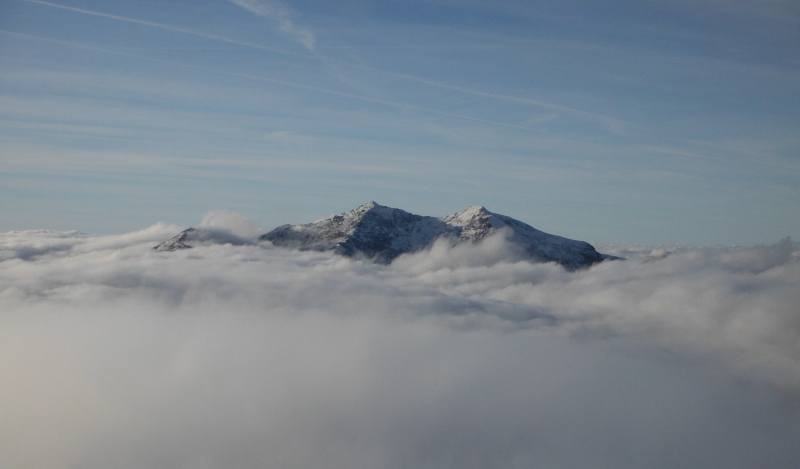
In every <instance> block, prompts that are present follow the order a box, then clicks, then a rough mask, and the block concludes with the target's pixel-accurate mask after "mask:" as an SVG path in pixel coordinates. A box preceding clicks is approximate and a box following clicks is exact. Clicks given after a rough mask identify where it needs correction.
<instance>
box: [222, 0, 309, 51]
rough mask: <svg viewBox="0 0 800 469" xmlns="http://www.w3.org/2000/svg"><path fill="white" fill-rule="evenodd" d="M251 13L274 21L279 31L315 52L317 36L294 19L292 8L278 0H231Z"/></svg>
mask: <svg viewBox="0 0 800 469" xmlns="http://www.w3.org/2000/svg"><path fill="white" fill-rule="evenodd" d="M229 1H230V2H231V3H235V4H236V5H239V6H240V7H242V8H244V9H245V10H247V11H249V12H250V13H254V14H256V15H259V16H263V17H265V18H269V19H271V20H272V21H274V22H275V23H276V24H277V26H278V31H280V32H282V33H283V34H285V35H286V36H288V37H290V38H292V39H294V40H296V41H298V42H300V44H302V45H303V46H304V47H305V48H306V49H308V50H309V51H311V52H313V51H314V45H315V43H316V38H315V37H314V33H312V32H311V31H310V30H309V29H308V28H305V27H303V26H298V25H297V24H296V23H295V22H294V21H293V20H292V16H293V15H292V12H291V10H290V9H289V8H288V7H287V6H286V5H284V4H283V3H281V2H279V1H277V0H268V1H267V0H229Z"/></svg>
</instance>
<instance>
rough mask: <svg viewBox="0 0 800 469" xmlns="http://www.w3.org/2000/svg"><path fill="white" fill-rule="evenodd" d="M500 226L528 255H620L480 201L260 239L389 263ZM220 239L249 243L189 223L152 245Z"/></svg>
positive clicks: (380, 212)
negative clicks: (439, 213) (444, 211)
mask: <svg viewBox="0 0 800 469" xmlns="http://www.w3.org/2000/svg"><path fill="white" fill-rule="evenodd" d="M501 230H503V231H504V233H505V235H506V236H507V237H508V240H509V242H511V243H512V244H513V245H515V246H517V247H518V248H520V252H521V253H522V254H521V255H522V256H523V257H524V258H526V259H529V260H533V261H537V262H557V263H559V264H561V265H562V266H564V267H565V268H567V269H569V270H575V269H580V268H583V267H588V266H590V265H592V264H594V263H596V262H600V261H603V260H606V259H616V258H615V257H613V256H607V255H604V254H601V253H599V252H597V251H596V250H595V249H594V247H592V245H590V244H589V243H586V242H584V241H576V240H572V239H567V238H562V237H561V236H555V235H551V234H547V233H544V232H542V231H539V230H537V229H535V228H533V227H532V226H530V225H527V224H525V223H522V222H521V221H519V220H515V219H513V218H511V217H507V216H505V215H499V214H495V213H492V212H490V211H488V210H486V209H485V208H484V207H480V206H475V207H470V208H468V209H467V210H465V211H463V212H461V213H456V214H454V215H450V216H447V217H442V218H435V217H426V216H420V215H414V214H412V213H408V212H406V211H404V210H400V209H396V208H391V207H384V206H382V205H378V204H376V203H375V202H370V203H368V204H365V205H362V206H360V207H358V208H356V209H355V210H351V211H349V212H346V213H342V214H341V215H335V216H332V217H328V218H326V219H323V220H320V221H318V222H316V223H308V224H305V225H283V226H279V227H278V228H275V229H274V230H272V231H270V232H269V233H266V234H264V235H262V236H260V237H259V238H258V242H267V241H268V242H271V243H272V244H273V245H274V246H278V247H285V248H291V249H300V250H313V251H333V252H336V253H337V254H341V255H343V256H347V257H358V258H367V259H371V260H373V261H374V262H378V263H382V264H388V263H390V262H392V260H394V259H395V258H396V257H397V256H399V255H401V254H405V253H412V252H416V251H420V250H423V249H425V248H427V247H429V246H430V245H431V244H433V242H434V241H436V240H438V239H442V238H444V239H448V240H450V242H451V243H452V244H454V245H455V244H459V243H465V242H471V243H477V242H480V241H481V240H483V239H484V238H486V237H487V236H490V235H493V234H495V233H498V232H499V231H501ZM220 242H228V243H232V244H250V243H248V242H247V241H246V240H242V239H241V238H235V237H233V239H231V235H228V236H227V237H226V236H225V235H224V233H220V232H218V231H213V230H204V229H195V228H190V229H188V230H186V231H183V232H181V233H180V234H178V235H177V236H175V237H174V238H172V239H170V240H169V241H166V242H165V243H162V244H159V245H158V246H156V247H154V248H153V249H154V250H156V251H176V250H180V249H188V248H191V247H192V246H193V245H198V244H208V243H220Z"/></svg>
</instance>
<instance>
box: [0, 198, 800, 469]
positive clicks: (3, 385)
mask: <svg viewBox="0 0 800 469" xmlns="http://www.w3.org/2000/svg"><path fill="white" fill-rule="evenodd" d="M205 224H206V225H208V226H211V227H213V228H215V229H220V230H222V229H225V228H226V227H227V225H226V224H228V225H230V227H228V229H233V230H235V231H236V232H237V234H238V235H239V236H243V235H246V233H245V232H246V231H248V230H250V229H251V228H252V227H251V225H249V224H248V223H247V222H246V220H242V219H241V218H240V217H238V216H236V215H235V214H230V213H223V212H215V213H211V214H209V215H208V216H207V217H206V219H205ZM176 232H177V229H176V227H174V226H168V225H156V226H152V227H150V228H148V229H146V230H142V231H139V232H135V233H129V234H125V235H120V236H103V237H95V236H88V235H85V234H81V233H78V232H69V233H63V232H49V231H28V232H12V233H5V234H3V235H0V381H1V382H0V420H2V421H3V422H4V424H3V425H2V426H0V466H4V467H42V468H50V467H52V468H62V467H87V468H106V467H153V468H156V467H158V468H161V467H179V468H183V467H186V468H189V467H192V468H211V467H243V468H248V467H326V468H330V467H335V468H337V467H342V468H345V467H347V468H354V467H355V468H359V467H364V468H367V467H369V468H394V467H431V468H433V467H436V468H442V467H454V468H455V467H458V468H472V467H475V468H477V467H599V468H606V467H607V468H612V467H614V468H617V467H641V468H645V467H646V468H652V467H698V468H699V467H703V468H713V467H725V468H731V467H733V468H735V467H756V466H757V467H776V468H777V467H793V466H794V465H795V464H796V463H797V462H798V461H800V449H798V448H800V444H798V443H800V437H798V435H800V432H798V429H800V408H798V404H800V400H798V399H800V345H799V344H800V341H799V339H800V312H799V311H798V307H797V305H798V304H800V288H798V286H799V285H800V259H798V247H797V245H796V244H794V243H792V242H791V241H790V240H788V239H787V240H784V241H782V242H780V243H778V244H776V245H772V246H760V247H751V248H722V247H708V248H699V249H691V248H685V247H672V248H657V249H653V248H636V247H624V248H609V249H610V250H611V252H612V253H614V254H622V255H626V256H627V257H628V260H626V261H623V262H606V263H602V264H600V265H597V266H595V267H593V268H591V269H590V270H586V271H579V272H574V273H569V272H566V271H564V270H563V269H561V268H560V267H558V266H556V265H550V264H538V265H536V264H530V263H527V262H511V261H509V260H508V247H507V246H505V245H504V242H503V240H502V239H501V238H497V239H490V240H488V241H487V242H486V243H484V244H482V245H479V246H475V247H469V246H458V247H456V248H450V247H448V246H445V245H436V246H434V247H433V248H432V249H431V250H430V251H429V252H426V253H419V254H415V255H411V256H403V257H401V258H399V259H398V260H397V261H395V262H394V263H393V264H392V265H390V266H377V265H372V264H368V263H363V262H358V261H352V260H349V259H345V258H341V257H336V256H331V255H328V254H324V253H308V252H306V253H301V252H294V251H288V250H282V249H273V248H270V247H269V246H266V247H259V246H251V245H245V246H233V245H216V246H202V247H199V248H196V249H189V250H184V251H179V252H172V253H157V252H153V251H152V250H151V249H150V248H151V247H152V246H153V245H155V244H156V243H158V242H160V241H163V240H165V239H167V238H169V237H170V236H172V235H174V234H175V233H176ZM609 249H606V252H608V251H609Z"/></svg>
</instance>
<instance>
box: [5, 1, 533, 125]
mask: <svg viewBox="0 0 800 469" xmlns="http://www.w3.org/2000/svg"><path fill="white" fill-rule="evenodd" d="M25 1H38V0H25ZM0 34H8V35H11V36H18V37H24V38H28V39H34V40H37V41H43V42H50V43H53V44H60V45H64V46H70V47H77V48H80V49H87V50H93V51H98V52H104V53H108V54H114V55H120V56H124V57H131V58H135V59H140V60H146V61H149V62H155V63H160V64H166V65H173V66H178V67H185V68H191V69H194V70H200V71H204V72H211V73H218V74H221V75H228V76H233V77H238V78H246V79H250V80H257V81H264V82H269V83H275V84H278V85H283V86H289V87H292V88H299V89H304V90H309V91H316V92H319V93H326V94H331V95H335V96H341V97H344V98H350V99H357V100H360V101H365V102H370V103H374V104H381V105H384V106H388V107H393V108H397V109H411V110H414V111H420V112H426V113H429V114H437V115H440V116H446V117H454V118H458V119H465V120H471V121H475V122H482V123H486V124H493V125H499V126H503V127H511V128H515V129H522V130H528V131H534V132H544V131H543V130H540V129H534V128H531V127H525V126H522V125H515V124H509V123H506V122H498V121H493V120H489V119H481V118H479V117H472V116H465V115H461V114H453V113H450V112H443V111H436V110H433V109H428V108H424V107H419V106H413V105H410V104H405V103H400V102H397V101H388V100H384V99H379V98H371V97H369V96H364V95H358V94H353V93H347V92H344V91H337V90H332V89H329V88H322V87H319V86H313V85H304V84H302V83H297V82H292V81H286V80H279V79H277V78H268V77H263V76H259V75H252V74H249V73H240V72H230V71H227V70H219V69H215V68H209V67H202V66H199V65H192V64H187V63H182V62H175V61H170V60H163V59H156V58H153V57H147V56H145V55H138V54H131V53H128V52H121V51H118V50H113V49H107V48H104V47H97V46H91V45H88V44H81V43H77V42H70V41H62V40H59V39H50V38H45V37H41V36H34V35H31V34H23V33H17V32H13V31H7V30H4V29H0Z"/></svg>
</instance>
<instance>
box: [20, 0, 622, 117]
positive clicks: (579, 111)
mask: <svg viewBox="0 0 800 469" xmlns="http://www.w3.org/2000/svg"><path fill="white" fill-rule="evenodd" d="M22 1H25V2H29V3H37V4H40V5H47V6H50V7H53V8H60V9H63V10H69V11H74V12H77V13H83V14H86V15H92V16H98V17H102V18H109V19H113V20H117V21H124V22H127V23H133V24H140V25H143V26H150V27H153V28H160V29H164V30H167V31H173V32H178V33H184V34H190V35H193V36H197V37H202V38H206V39H211V40H215V41H222V42H226V43H228V44H236V45H239V46H243V47H251V48H254V49H259V50H264V51H269V52H274V53H278V54H283V55H288V56H292V57H299V58H303V59H316V60H320V61H323V62H328V63H333V64H337V65H341V66H344V67H349V68H352V69H356V70H364V71H368V72H373V73H378V74H381V75H385V76H391V77H394V78H399V79H403V80H408V81H413V82H416V83H421V84H424V85H428V86H433V87H436V88H441V89H446V90H450V91H457V92H460V93H465V94H471V95H473V96H481V97H484V98H492V99H496V100H500V101H506V102H513V103H518V104H527V105H531V106H537V107H542V108H546V109H552V110H556V111H562V112H567V113H570V114H574V115H579V116H583V117H589V118H592V119H595V120H600V121H602V122H603V123H605V124H611V125H619V124H624V125H626V126H631V125H634V124H632V123H630V122H625V121H622V120H620V119H617V118H615V117H610V116H605V115H602V114H596V113H592V112H589V111H584V110H582V109H576V108H572V107H568V106H562V105H559V104H553V103H548V102H545V101H539V100H535V99H529V98H520V97H518V96H510V95H504V94H498V93H489V92H486V91H479V90H473V89H471V88H465V87H462V86H456V85H450V84H447V83H442V82H438V81H433V80H428V79H425V78H420V77H415V76H413V75H406V74H402V73H395V72H387V71H385V70H380V69H376V68H372V67H365V66H360V65H353V64H350V63H347V62H341V61H338V60H334V59H329V58H325V57H322V56H320V55H319V54H314V55H311V54H308V55H306V54H297V53H293V52H288V51H285V50H282V49H278V48H274V47H268V46H263V45H260V44H255V43H252V42H245V41H239V40H236V39H230V38H227V37H224V36H218V35H215V34H207V33H202V32H198V31H194V30H191V29H187V28H181V27H178V26H172V25H168V24H163V23H155V22H152V21H144V20H138V19H135V18H129V17H125V16H119V15H113V14H110V13H102V12H98V11H93V10H86V9H83V8H76V7H70V6H65V5H60V4H58V3H51V2H46V1H44V0H22ZM220 73H221V72H220ZM354 96H355V95H354ZM405 107H407V108H410V106H405ZM429 112H433V111H429ZM439 114H442V115H450V114H448V113H443V112H439ZM463 117H464V118H466V116H463ZM472 120H476V121H481V122H491V121H486V120H485V119H479V118H472ZM503 125H508V126H512V127H518V128H524V129H527V130H532V129H530V128H528V127H521V126H516V125H513V124H503Z"/></svg>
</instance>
